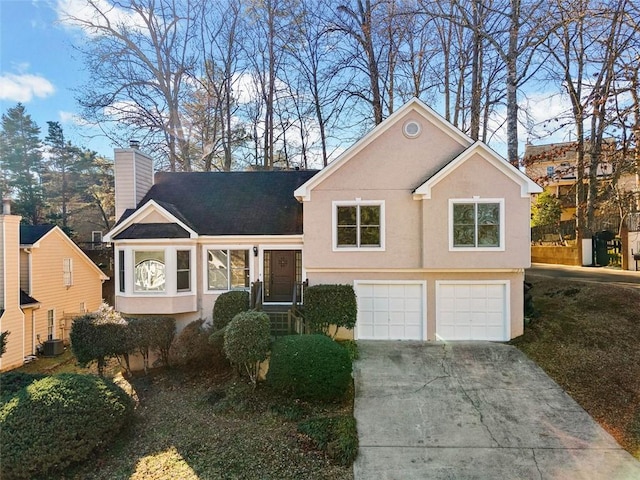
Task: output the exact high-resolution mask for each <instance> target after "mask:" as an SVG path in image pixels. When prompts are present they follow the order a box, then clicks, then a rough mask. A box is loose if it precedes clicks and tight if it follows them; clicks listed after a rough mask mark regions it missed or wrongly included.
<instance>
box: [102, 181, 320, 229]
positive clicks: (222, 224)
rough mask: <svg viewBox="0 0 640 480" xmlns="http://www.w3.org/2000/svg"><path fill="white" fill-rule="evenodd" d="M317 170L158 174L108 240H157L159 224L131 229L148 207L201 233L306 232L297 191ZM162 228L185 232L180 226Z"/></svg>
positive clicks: (174, 221)
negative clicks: (303, 227)
mask: <svg viewBox="0 0 640 480" xmlns="http://www.w3.org/2000/svg"><path fill="white" fill-rule="evenodd" d="M316 173H318V171H317V170H282V171H258V172H188V173H185V172H180V173H173V172H171V173H169V172H160V173H156V175H155V180H154V185H153V187H151V189H150V190H149V192H147V194H146V195H145V196H144V198H143V199H142V200H141V201H140V203H139V204H138V207H137V209H136V211H135V212H133V213H130V214H128V216H127V217H126V218H125V215H127V213H129V212H126V213H125V215H123V218H122V219H121V220H120V221H119V223H118V224H117V225H116V227H115V228H114V229H113V230H112V231H111V232H109V233H108V234H107V235H106V236H105V238H107V239H109V238H114V239H121V238H125V237H121V235H135V236H132V237H130V236H128V237H126V238H158V237H156V236H155V235H158V234H159V229H160V227H137V228H136V229H135V231H132V230H129V228H130V226H132V225H134V224H135V223H136V220H137V219H140V218H141V217H142V215H141V212H142V211H143V210H144V209H145V207H146V208H150V207H148V206H147V205H152V206H153V207H154V208H155V209H156V210H157V211H158V212H159V213H161V214H163V216H164V217H165V218H167V220H168V223H175V224H177V226H178V227H181V229H183V230H186V231H188V230H192V231H193V232H195V233H197V235H297V234H302V205H300V204H299V203H298V202H297V201H296V199H295V197H294V196H293V192H294V190H295V189H296V188H298V187H299V186H300V185H302V184H303V183H305V182H306V181H308V180H309V179H310V178H312V177H313V176H314V175H316ZM138 225H143V224H138ZM185 227H186V228H185ZM163 228H165V229H167V228H169V229H174V230H172V231H173V232H174V234H180V235H182V234H183V232H182V231H181V230H179V229H177V228H176V227H163ZM125 231H128V233H127V234H125V233H124V232H125ZM141 235H154V236H153V237H148V236H147V237H142V236H141ZM163 238H167V237H163ZM173 238H182V237H173ZM187 238H188V237H187Z"/></svg>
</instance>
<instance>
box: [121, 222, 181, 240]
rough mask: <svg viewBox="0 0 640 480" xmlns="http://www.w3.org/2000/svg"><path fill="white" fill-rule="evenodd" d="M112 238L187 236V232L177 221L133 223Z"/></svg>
mask: <svg viewBox="0 0 640 480" xmlns="http://www.w3.org/2000/svg"><path fill="white" fill-rule="evenodd" d="M113 238H114V239H115V240H123V239H132V238H189V232H187V231H186V230H185V229H184V228H182V227H181V226H180V225H178V224H177V223H134V224H133V225H129V226H128V227H127V228H125V229H124V230H123V231H122V232H120V233H119V234H118V235H116V236H115V237H113Z"/></svg>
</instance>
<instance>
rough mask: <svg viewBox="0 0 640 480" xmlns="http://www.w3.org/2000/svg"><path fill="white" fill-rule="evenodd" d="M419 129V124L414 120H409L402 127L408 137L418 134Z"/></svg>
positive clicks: (414, 136)
mask: <svg viewBox="0 0 640 480" xmlns="http://www.w3.org/2000/svg"><path fill="white" fill-rule="evenodd" d="M421 130H422V129H421V127H420V124H419V123H418V122H416V121H415V120H409V121H408V122H406V123H405V124H404V126H403V127H402V131H403V132H404V134H405V135H406V136H407V137H409V138H416V137H417V136H418V135H420V131H421Z"/></svg>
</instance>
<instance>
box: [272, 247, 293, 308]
mask: <svg viewBox="0 0 640 480" xmlns="http://www.w3.org/2000/svg"><path fill="white" fill-rule="evenodd" d="M268 257H269V259H268V262H269V265H268V266H267V265H265V266H267V267H268V271H269V278H267V279H266V280H267V281H268V282H269V288H268V289H267V292H265V293H266V295H265V299H264V300H265V301H266V302H290V301H291V300H292V299H293V286H294V285H295V282H296V251H295V250H271V251H270V252H269V256H268Z"/></svg>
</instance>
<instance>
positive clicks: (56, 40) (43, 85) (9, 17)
mask: <svg viewBox="0 0 640 480" xmlns="http://www.w3.org/2000/svg"><path fill="white" fill-rule="evenodd" d="M55 7H56V1H55V0H0V112H1V113H3V114H4V113H6V111H7V110H8V109H9V108H11V107H13V106H15V105H16V103H17V102H22V103H23V104H24V106H25V108H26V110H27V113H29V114H30V115H31V117H32V119H33V120H34V121H35V122H36V123H37V124H38V126H39V127H40V130H41V136H42V138H44V137H45V136H46V134H47V121H58V122H60V123H61V125H62V127H63V129H64V133H65V137H66V138H67V139H68V140H70V141H71V142H73V143H74V144H76V145H79V146H82V147H86V148H90V149H92V150H95V151H97V152H98V153H99V154H101V155H104V156H107V157H109V158H111V157H112V156H113V145H112V144H111V142H110V141H109V140H108V139H106V138H105V137H103V136H99V137H96V136H95V134H96V133H97V132H95V131H92V130H91V129H89V128H88V127H83V126H81V125H79V124H78V122H77V121H76V120H75V119H74V114H75V113H76V112H77V110H78V106H77V102H76V101H75V99H74V93H73V91H72V89H74V88H78V87H80V86H81V85H82V83H83V82H84V80H85V78H86V75H85V72H84V71H83V63H82V61H81V59H80V58H78V55H77V53H76V52H75V51H74V49H73V43H74V42H77V41H81V40H82V38H81V36H80V35H81V34H80V32H79V31H78V30H72V29H69V28H65V27H64V26H62V25H60V24H58V23H57V14H56V11H55Z"/></svg>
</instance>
